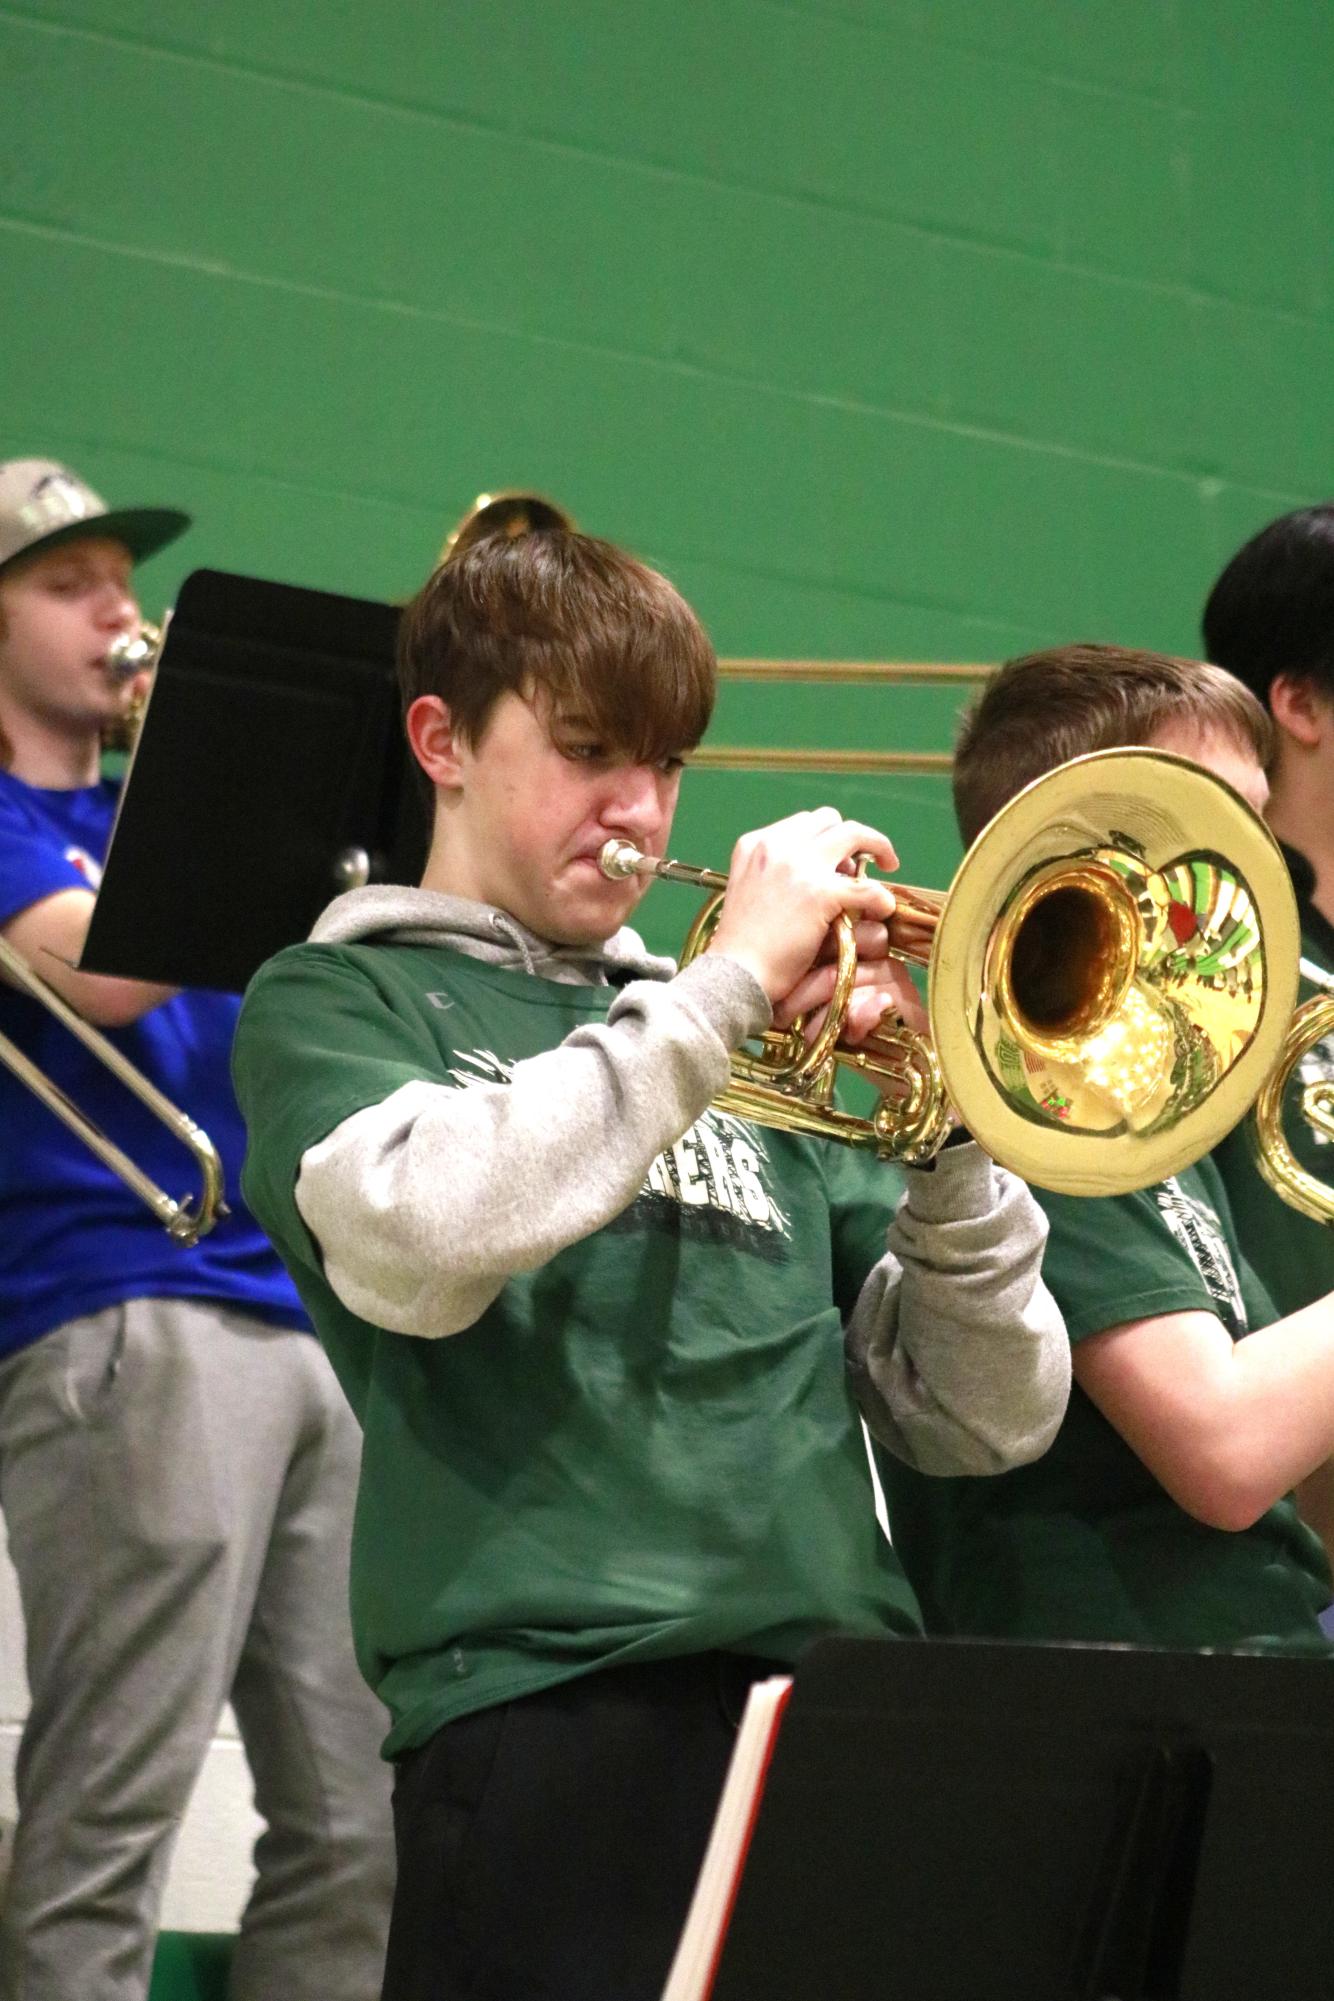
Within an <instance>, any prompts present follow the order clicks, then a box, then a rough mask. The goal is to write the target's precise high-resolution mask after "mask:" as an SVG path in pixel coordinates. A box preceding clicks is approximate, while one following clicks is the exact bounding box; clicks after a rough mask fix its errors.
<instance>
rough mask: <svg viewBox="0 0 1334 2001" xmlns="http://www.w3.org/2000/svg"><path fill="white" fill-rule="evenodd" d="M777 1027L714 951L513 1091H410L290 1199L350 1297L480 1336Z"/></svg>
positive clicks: (345, 1141) (347, 1128)
mask: <svg viewBox="0 0 1334 2001" xmlns="http://www.w3.org/2000/svg"><path fill="white" fill-rule="evenodd" d="M768 1023H769V1003H768V1000H767V998H766V996H765V994H764V990H763V988H762V987H760V985H759V983H758V982H757V981H756V980H754V979H753V978H752V977H751V975H750V974H749V973H748V972H747V971H746V970H745V969H744V967H742V966H740V965H738V964H737V963H736V962H735V961H734V960H731V959H728V958H726V957H725V956H722V955H718V956H706V957H704V958H701V959H697V960H696V961H695V963H694V964H693V965H691V966H689V967H687V968H686V970H685V971H684V972H681V973H678V974H677V975H676V977H675V978H674V979H672V980H665V981H658V980H637V981H635V982H633V983H632V984H631V985H629V986H627V987H625V988H624V989H623V990H622V991H621V993H620V994H618V995H617V997H616V999H615V1000H614V1001H613V1003H612V1005H611V1008H610V1009H609V1011H608V1014H607V1018H606V1021H605V1023H603V1022H597V1023H589V1024H586V1025H584V1026H582V1027H580V1028H577V1029H576V1030H575V1031H574V1032H573V1034H571V1035H568V1036H567V1037H566V1038H565V1040H564V1042H562V1043H561V1044H560V1045H559V1046H558V1047H557V1048H555V1049H551V1050H548V1051H546V1052H545V1053H544V1054H543V1055H541V1056H533V1057H529V1058H528V1059H527V1060H526V1061H524V1062H521V1063H516V1064H515V1066H514V1069H513V1071H512V1073H511V1075H510V1078H509V1081H508V1082H506V1083H504V1084H486V1083H478V1084H469V1085H466V1086H456V1085H452V1084H444V1083H435V1082H428V1081H426V1080H423V1081H421V1082H418V1083H412V1084H405V1085H404V1086H403V1087H402V1088H401V1089H400V1090H397V1091H395V1092H394V1093H393V1094H392V1096H390V1097H388V1098H386V1099H385V1100H384V1101H383V1102H382V1103H381V1104H378V1105H371V1106H368V1107H367V1108H366V1109H365V1110H363V1111H359V1112H356V1113H354V1114H353V1115H352V1117H350V1118H348V1119H345V1120H344V1121H343V1122H342V1124H341V1125H339V1126H336V1127H335V1128H334V1130H333V1132H331V1133H330V1134H329V1135H328V1137H327V1138H325V1139H323V1140H321V1141H320V1142H319V1144H318V1145H316V1146H313V1147H310V1148H309V1149H308V1150H307V1151H306V1153H304V1154H303V1155H302V1158H301V1167H300V1172H299V1175H298V1178H297V1184H296V1204H297V1208H298V1209H299V1211H300V1213H301V1217H302V1220H303V1221H304V1222H305V1224H306V1226H307V1228H308V1229H309V1230H310V1231H311V1233H312V1235H313V1236H314V1238H315V1240H316V1242H317V1243H318V1244H319V1246H320V1250H321V1253H322V1255H323V1258H324V1272H325V1277H326V1278H327V1280H328V1282H329V1284H330V1285H331V1286H332V1287H333V1290H334V1292H335V1293H336V1294H337V1296H338V1298H339V1299H340V1300H341V1301H342V1302H343V1304H344V1305H345V1306H346V1307H347V1308H348V1309H349V1310H350V1311H351V1312H353V1313H355V1314H357V1315H359V1316H360V1317H361V1318H362V1319H364V1320H369V1321H370V1322H372V1324H373V1325H375V1326H378V1327H387V1328H390V1329H391V1330H393V1331H394V1332H396V1333H400V1334H420V1335H428V1336H430V1335H441V1334H455V1333H458V1332H459V1331H460V1330H461V1329H463V1328H465V1327H471V1326H472V1324H473V1322H474V1321H476V1320H477V1319H478V1318H479V1317H480V1316H481V1315H482V1314H483V1313H484V1312H485V1311H486V1309H487V1307H488V1306H489V1305H490V1304H491V1302H492V1300H493V1299H494V1298H495V1297H496V1295H497V1294H498V1293H499V1292H500V1290H501V1287H502V1286H503V1285H504V1283H505V1281H506V1279H507V1278H509V1276H510V1275H511V1273H513V1272H520V1271H535V1270H536V1269H537V1267H538V1266H539V1265H542V1264H545V1263H546V1262H547V1260H548V1259H549V1258H552V1257H554V1256H555V1255H556V1253H557V1252H558V1251H561V1250H563V1249H565V1247H566V1246H567V1245H569V1244H572V1243H577V1242H578V1241H579V1240H580V1239H582V1238H584V1237H587V1236H590V1235H591V1234H592V1232H593V1231H594V1230H597V1229H600V1228H601V1227H602V1226H603V1225H604V1224H606V1223H609V1222H610V1221H611V1220H612V1218H613V1217H615V1216H618V1215H619V1214H620V1212H621V1211H622V1210H623V1209H624V1208H626V1207H627V1205H628V1204H629V1203H630V1202H632V1201H633V1200H634V1198H635V1196H636V1195H637V1194H638V1192H639V1189H640V1188H641V1186H642V1185H643V1181H644V1177H645V1175H646V1174H647V1173H648V1170H649V1168H650V1166H651V1165H652V1163H653V1161H654V1160H655V1159H656V1158H657V1156H658V1154H660V1153H661V1152H662V1151H663V1150H664V1148H666V1147H670V1146H672V1145H674V1144H675V1142H676V1141H677V1140H678V1139H680V1137H681V1135H682V1134H683V1133H684V1132H686V1131H688V1130H689V1128H690V1127H691V1126H692V1125H693V1124H694V1122H695V1120H696V1119H697V1118H698V1117H699V1115H700V1113H701V1112H702V1111H703V1110H704V1108H705V1106H706V1105H707V1104H708V1103H709V1100H710V1099H711V1098H713V1097H715V1096H716V1095H717V1093H718V1092H719V1091H720V1090H721V1089H722V1088H723V1085H724V1084H725V1083H726V1081H727V1075H728V1061H729V1057H730V1053H731V1051H732V1050H733V1049H734V1048H736V1047H737V1046H738V1044H740V1043H741V1042H743V1041H745V1039H746V1038H747V1037H748V1036H750V1035H754V1034H757V1033H758V1031H759V1030H760V1029H761V1028H765V1027H767V1026H768Z"/></svg>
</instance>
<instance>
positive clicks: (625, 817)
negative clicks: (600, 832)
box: [602, 764, 663, 837]
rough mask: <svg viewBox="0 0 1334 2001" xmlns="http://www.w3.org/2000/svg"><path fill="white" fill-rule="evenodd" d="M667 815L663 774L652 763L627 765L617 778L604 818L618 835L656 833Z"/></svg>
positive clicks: (606, 800)
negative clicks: (664, 804)
mask: <svg viewBox="0 0 1334 2001" xmlns="http://www.w3.org/2000/svg"><path fill="white" fill-rule="evenodd" d="M662 815H663V778H662V773H661V772H660V771H659V770H658V769H657V768H656V766H654V765H651V764H633V765H625V766H623V767H622V768H621V769H620V770H619V771H617V772H616V773H615V774H614V775H613V783H612V784H611V786H610V787H609V789H608V793H607V797H606V799H605V801H604V802H603V810H602V817H603V819H604V820H605V821H606V823H607V825H608V826H609V827H612V828H614V829H615V830H616V831H617V832H620V833H626V834H629V835H632V836H636V837H642V836H644V835H648V834H652V833H653V832H654V831H655V830H656V829H657V827H658V825H659V824H660V822H661V820H662Z"/></svg>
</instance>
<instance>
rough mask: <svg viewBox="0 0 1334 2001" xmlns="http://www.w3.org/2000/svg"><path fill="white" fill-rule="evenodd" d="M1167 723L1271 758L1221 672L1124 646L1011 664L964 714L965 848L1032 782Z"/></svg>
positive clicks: (1251, 702) (1258, 712)
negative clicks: (1216, 733)
mask: <svg viewBox="0 0 1334 2001" xmlns="http://www.w3.org/2000/svg"><path fill="white" fill-rule="evenodd" d="M1171 723H1183V724H1187V725H1190V726H1192V727H1194V728H1198V729H1200V730H1202V731H1211V730H1217V731H1219V732H1221V733H1222V734H1223V735H1225V736H1227V737H1230V738H1231V739H1232V740H1233V741H1234V742H1236V743H1238V744H1240V745H1242V746H1244V747H1245V748H1246V749H1247V750H1252V751H1254V753H1255V755H1256V758H1257V759H1258V760H1259V762H1260V763H1261V764H1262V765H1267V764H1268V763H1269V760H1270V757H1271V756H1272V754H1273V746H1274V738H1273V726H1272V724H1271V723H1270V720H1269V717H1268V716H1267V715H1266V713H1265V711H1264V709H1263V708H1262V707H1261V706H1260V704H1259V702H1257V701H1256V699H1255V697H1254V695H1252V694H1251V693H1250V691H1249V689H1247V688H1244V687H1243V686H1242V684H1241V682H1240V681H1237V680H1234V679H1233V677H1232V675H1231V674H1227V673H1225V672H1224V671H1223V669H1222V668H1221V667H1213V666H1210V665H1209V664H1208V663H1207V662H1205V661H1202V660H1182V659H1178V658H1176V657H1175V656H1173V655H1169V654H1165V653H1146V652H1141V651H1138V650H1137V649H1134V648H1130V647H1121V646H1098V645H1094V644H1092V643H1085V644H1080V645H1074V646H1055V647H1052V648H1050V649H1049V650H1048V651H1046V652H1043V653H1028V654H1025V655H1024V656H1023V658H1022V659H1018V660H1007V661H1006V663H1005V665H1004V666H1003V667H1002V668H1000V670H999V672H998V673H997V674H996V675H995V676H994V678H993V679H992V680H990V681H989V682H988V683H987V686H986V688H985V689H984V690H983V692H982V694H981V695H979V696H978V698H977V700H976V701H975V702H974V703H973V704H972V706H971V707H970V708H969V709H967V710H966V711H965V714H964V718H963V723H962V726H961V729H960V732H959V740H958V743H957V745H956V747H955V753H954V773H953V785H954V813H955V818H956V819H957V821H958V823H959V831H960V833H961V834H962V836H963V838H964V840H965V841H973V840H975V839H976V838H977V836H978V834H980V833H981V831H982V829H983V827H985V826H986V824H987V822H988V820H990V819H992V818H993V817H994V815H995V814H997V813H999V811H1000V809H1001V807H1002V806H1004V805H1006V804H1008V802H1009V801H1010V800H1011V799H1012V798H1013V797H1014V795H1015V794H1016V792H1021V791H1022V790H1023V788H1024V786H1025V785H1028V784H1030V783H1031V782H1032V780H1033V779H1035V778H1041V777H1042V776H1043V774H1044V773H1046V772H1048V771H1054V770H1055V769H1056V767H1057V765H1059V764H1067V763H1068V762H1069V760H1070V759H1071V758H1072V757H1083V756H1086V755H1087V754H1088V753H1089V752H1090V751H1095V750H1121V749H1127V748H1129V747H1131V746H1132V745H1136V744H1147V743H1150V742H1151V741H1152V739H1153V738H1154V737H1155V736H1157V734H1158V733H1159V731H1160V730H1162V729H1164V728H1165V727H1166V726H1167V725H1168V724H1171Z"/></svg>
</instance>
